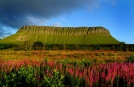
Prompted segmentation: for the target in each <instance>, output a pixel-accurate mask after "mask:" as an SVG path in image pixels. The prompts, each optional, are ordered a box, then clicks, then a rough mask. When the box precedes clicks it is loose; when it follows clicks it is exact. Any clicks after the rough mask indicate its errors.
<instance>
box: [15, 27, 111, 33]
mask: <svg viewBox="0 0 134 87" xmlns="http://www.w3.org/2000/svg"><path fill="white" fill-rule="evenodd" d="M24 32H25V33H28V34H35V33H39V34H68V35H85V34H87V35H100V34H101V35H110V32H109V31H108V30H107V29H105V28H104V27H50V26H23V27H21V28H20V29H19V30H18V32H17V33H24Z"/></svg>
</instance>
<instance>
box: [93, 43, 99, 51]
mask: <svg viewBox="0 0 134 87" xmlns="http://www.w3.org/2000/svg"><path fill="white" fill-rule="evenodd" d="M92 50H100V45H98V44H94V45H93V47H92Z"/></svg>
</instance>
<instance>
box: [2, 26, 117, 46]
mask: <svg viewBox="0 0 134 87" xmlns="http://www.w3.org/2000/svg"><path fill="white" fill-rule="evenodd" d="M27 40H29V41H31V42H35V41H41V42H43V43H44V44H118V43H119V41H118V40H116V39H115V38H114V37H112V35H111V34H110V32H109V31H108V30H107V29H105V28H103V27H50V26H24V27H21V28H20V29H19V30H18V31H17V32H16V34H13V35H11V36H8V37H6V38H4V39H2V40H0V43H2V44H20V43H23V42H24V41H27Z"/></svg>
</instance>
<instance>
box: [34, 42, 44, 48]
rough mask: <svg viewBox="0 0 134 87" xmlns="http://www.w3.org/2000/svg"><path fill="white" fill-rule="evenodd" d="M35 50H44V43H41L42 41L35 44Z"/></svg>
mask: <svg viewBox="0 0 134 87" xmlns="http://www.w3.org/2000/svg"><path fill="white" fill-rule="evenodd" d="M33 49H34V50H42V49H43V43H42V42H40V41H36V42H34V44H33Z"/></svg>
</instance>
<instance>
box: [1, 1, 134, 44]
mask: <svg viewBox="0 0 134 87" xmlns="http://www.w3.org/2000/svg"><path fill="white" fill-rule="evenodd" d="M133 8H134V1H133V0H0V38H4V37H6V36H9V35H11V34H15V33H16V32H17V31H18V29H19V28H21V27H22V26H32V25H34V26H35V25H36V26H57V27H81V26H85V27H94V26H102V27H104V28H106V29H108V30H109V31H110V33H111V35H112V36H113V37H114V38H116V39H117V40H119V41H121V42H125V43H127V44H134V35H133V33H134V24H133V23H134V10H133Z"/></svg>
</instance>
